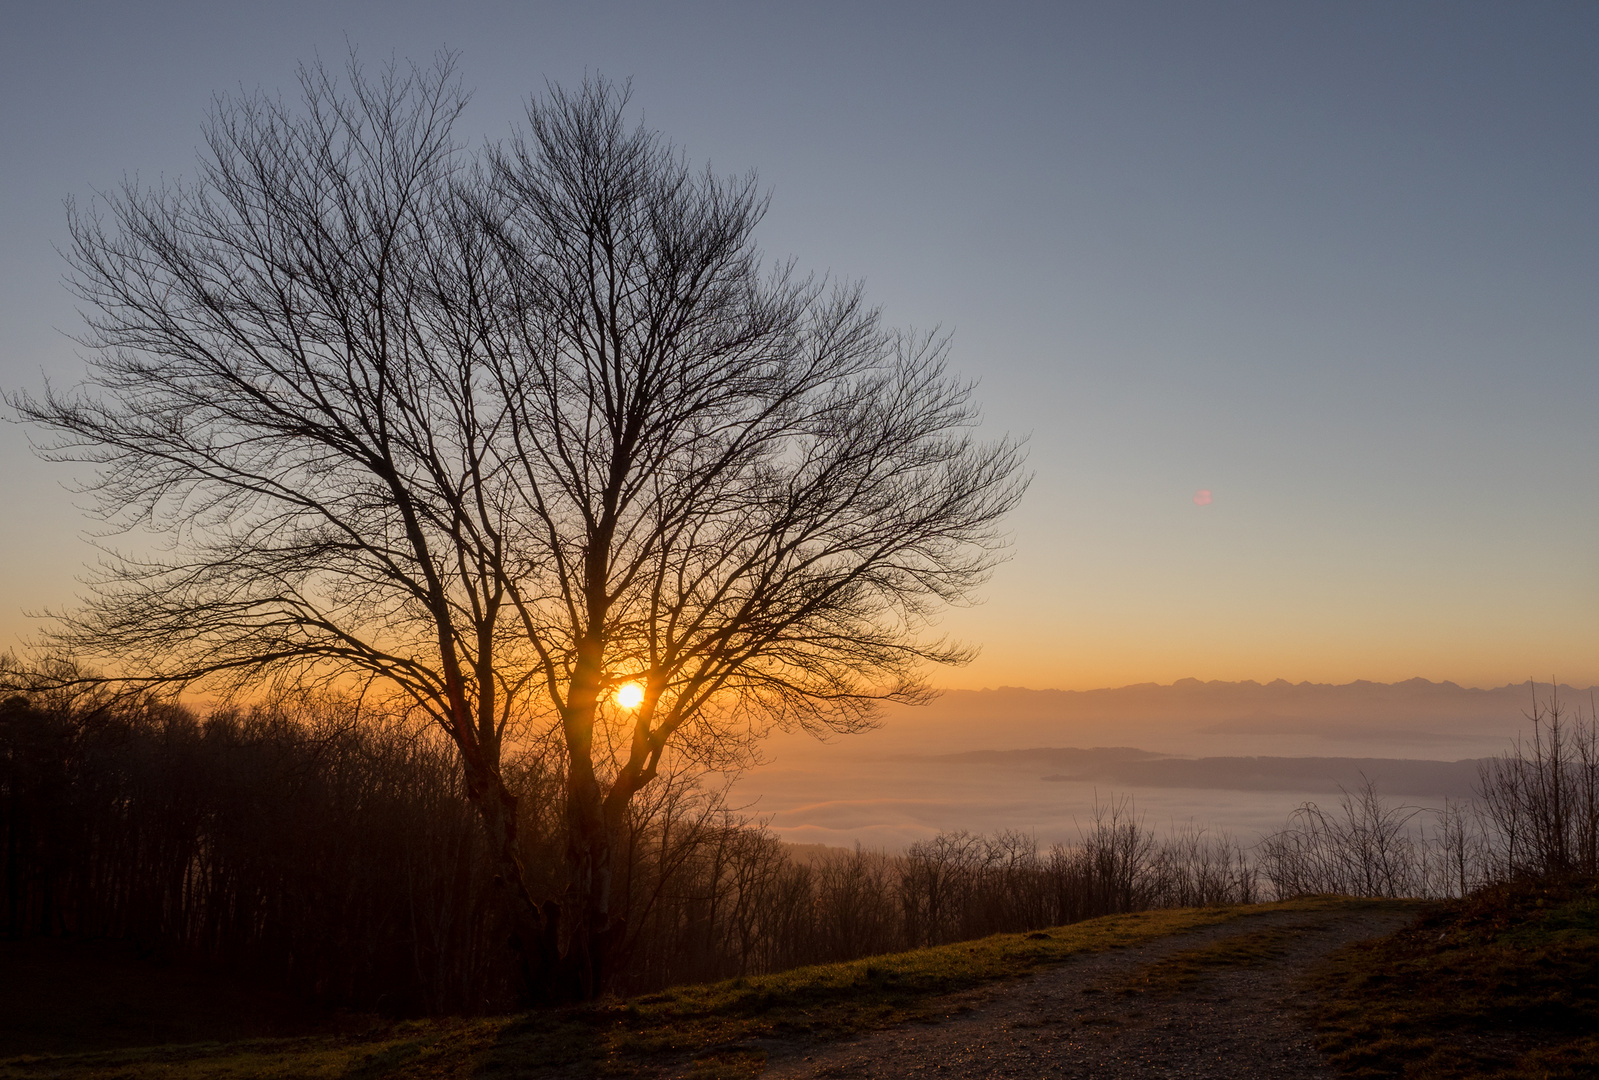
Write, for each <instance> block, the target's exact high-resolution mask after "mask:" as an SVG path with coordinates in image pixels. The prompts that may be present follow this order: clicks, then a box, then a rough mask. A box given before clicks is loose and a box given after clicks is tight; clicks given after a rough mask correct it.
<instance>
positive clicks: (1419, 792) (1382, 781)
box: [907, 747, 1479, 799]
mask: <svg viewBox="0 0 1599 1080" xmlns="http://www.w3.org/2000/svg"><path fill="white" fill-rule="evenodd" d="M907 760H908V761H916V760H920V761H927V762H939V763H950V764H959V765H971V766H985V765H986V766H993V767H997V768H1004V769H1010V770H1016V771H1019V772H1023V773H1026V774H1029V775H1036V774H1037V773H1038V772H1039V771H1040V770H1048V772H1047V774H1046V775H1044V776H1043V777H1042V779H1044V780H1056V781H1089V782H1093V783H1102V784H1107V785H1115V786H1118V787H1129V788H1193V789H1200V790H1212V791H1224V790H1225V791H1295V792H1304V793H1311V794H1335V793H1337V792H1339V791H1353V790H1354V789H1356V788H1358V787H1359V786H1360V785H1361V784H1362V783H1363V782H1364V781H1366V780H1370V781H1371V782H1372V783H1374V784H1376V785H1377V787H1378V789H1379V790H1380V791H1382V792H1383V793H1384V794H1387V795H1412V796H1435V797H1443V798H1455V799H1464V798H1469V797H1470V796H1471V794H1472V791H1473V789H1474V786H1475V784H1476V782H1477V769H1478V763H1479V759H1476V758H1468V759H1466V760H1464V761H1416V760H1410V759H1402V758H1332V757H1203V758H1185V757H1170V756H1167V755H1162V754H1154V753H1150V752H1148V751H1144V750H1132V749H1127V748H1103V747H1101V748H1097V749H1093V750H1077V749H1056V748H1038V749H1028V750H973V751H968V752H967V753H963V754H939V755H930V756H927V757H922V758H914V757H909V756H908V757H907Z"/></svg>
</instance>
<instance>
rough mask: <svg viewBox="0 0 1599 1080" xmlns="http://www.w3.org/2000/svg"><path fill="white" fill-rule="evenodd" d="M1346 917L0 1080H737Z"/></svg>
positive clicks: (1203, 914)
mask: <svg viewBox="0 0 1599 1080" xmlns="http://www.w3.org/2000/svg"><path fill="white" fill-rule="evenodd" d="M1350 903H1352V902H1351V901H1342V900H1314V899H1313V900H1297V901H1290V902H1287V903H1282V904H1261V905H1252V906H1232V907H1212V908H1185V909H1180V910H1174V911H1152V912H1143V913H1139V914H1134V915H1115V916H1110V917H1107V918H1102V919H1093V920H1089V921H1087V922H1081V923H1074V924H1072V925H1070V926H1063V927H1057V928H1055V929H1053V930H1049V931H1041V932H1034V933H1030V934H999V935H996V936H994V937H990V938H984V939H982V940H980V941H970V942H963V943H960V944H955V945H945V946H941V947H938V948H931V949H918V950H916V951H914V952H907V953H897V954H894V955H891V956H878V957H872V958H869V959H865V960H856V961H852V962H850V963H844V964H828V965H821V966H817V967H807V968H798V969H795V970H793V971H787V972H783V973H781V974H777V975H763V976H754V977H750V978H746V979H733V980H730V981H727V982H721V983H713V984H707V985H701V986H684V987H678V988H674V989H672V990H668V991H665V992H663V993H659V994H650V995H646V996H643V997H638V998H632V999H628V1000H608V1001H601V1002H596V1003H593V1004H589V1005H583V1006H577V1007H573V1008H567V1009H549V1010H539V1011H536V1012H530V1013H524V1014H519V1015H515V1016H506V1017H487V1018H481V1019H471V1020H453V1021H449V1020H446V1021H417V1022H413V1023H406V1024H393V1025H385V1026H380V1027H375V1028H373V1029H372V1030H369V1031H367V1032H365V1033H363V1034H359V1035H327V1036H312V1037H306V1038H298V1039H258V1040H251V1041H245V1042H237V1043H224V1044H218V1043H209V1044H198V1045H189V1046H167V1047H155V1048H150V1049H142V1050H121V1051H106V1052H100V1053H86V1054H71V1055H50V1056H33V1057H13V1058H10V1059H8V1060H4V1061H0V1078H4V1080H41V1078H44V1077H60V1078H64V1080H113V1078H115V1080H235V1078H238V1080H243V1078H246V1077H250V1078H254V1077H317V1078H321V1077H326V1078H338V1080H423V1078H427V1080H434V1078H468V1077H498V1076H504V1077H512V1076H524V1075H528V1074H535V1073H538V1072H540V1071H555V1070H573V1071H577V1072H581V1073H587V1074H591V1075H597V1076H609V1077H628V1076H635V1075H642V1074H646V1073H652V1072H655V1071H657V1070H658V1069H660V1068H662V1067H666V1066H671V1067H673V1068H682V1067H685V1066H686V1067H687V1069H688V1070H689V1073H690V1075H692V1076H694V1077H696V1078H700V1080H742V1078H746V1077H753V1076H758V1075H759V1074H760V1073H761V1071H762V1070H764V1068H765V1063H766V1052H765V1049H764V1048H763V1046H762V1043H763V1042H764V1041H767V1040H775V1039H784V1038H791V1037H802V1036H803V1037H808V1038H814V1039H834V1038H841V1037H845V1036H848V1035H851V1034H854V1033H857V1032H860V1031H865V1030H869V1029H872V1028H878V1027H884V1026H888V1025H892V1024H898V1023H904V1022H907V1021H917V1020H924V1021H936V1020H938V1019H941V1018H943V1017H946V1016H949V1015H952V1014H953V1013H955V1012H958V1011H961V1010H962V1009H963V1007H964V1006H963V1003H962V1002H961V1000H960V995H961V994H962V993H964V992H968V991H972V990H976V989H978V988H980V987H983V986H985V985H989V984H992V983H995V982H998V981H1001V980H1005V979H1012V978H1016V977H1019V976H1022V975H1026V974H1028V973H1029V972H1031V971H1034V970H1036V969H1037V968H1039V967H1041V966H1044V965H1048V964H1054V963H1059V962H1060V961H1063V960H1065V959H1067V958H1069V957H1071V956H1074V955H1077V954H1080V953H1092V952H1100V951H1103V950H1107V949H1117V948H1128V947H1131V946H1135V945H1139V944H1142V943H1144V942H1146V941H1151V940H1153V939H1156V938H1160V937H1164V936H1166V935H1168V934H1174V933H1180V932H1183V931H1186V930H1191V929H1196V928H1198V927H1202V926H1209V925H1212V924H1215V923H1220V922H1226V921H1228V920H1232V919H1237V918H1241V917H1247V916H1250V915H1256V914H1264V913H1266V912H1271V911H1283V910H1323V909H1327V908H1331V907H1340V906H1345V905H1347V904H1350ZM1249 936H1251V937H1253V936H1255V935H1249ZM1203 951H1204V950H1195V952H1203ZM1217 955H1218V956H1219V955H1220V954H1217ZM1196 962H1197V961H1196Z"/></svg>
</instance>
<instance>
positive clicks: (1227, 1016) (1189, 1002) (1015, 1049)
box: [764, 908, 1412, 1080]
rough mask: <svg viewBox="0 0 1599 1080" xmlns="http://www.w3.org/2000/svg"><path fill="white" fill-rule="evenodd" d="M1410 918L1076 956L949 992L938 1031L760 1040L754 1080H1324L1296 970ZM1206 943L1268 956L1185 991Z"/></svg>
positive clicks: (1204, 937)
mask: <svg viewBox="0 0 1599 1080" xmlns="http://www.w3.org/2000/svg"><path fill="white" fill-rule="evenodd" d="M1411 917H1412V916H1411V915H1408V914H1406V913H1405V912H1400V911H1393V910H1384V909H1381V908H1376V909H1363V910H1353V911H1351V910H1333V911H1325V912H1272V913H1269V914H1263V915H1254V916H1247V917H1245V918H1241V919H1237V920H1234V921H1231V922H1227V923H1222V924H1219V925H1216V926H1210V927H1205V928H1202V929H1199V930H1195V931H1192V932H1189V933H1186V934H1178V935H1173V936H1171V937H1168V938H1162V939H1160V940H1158V941H1154V942H1150V943H1149V944H1147V945H1143V946H1139V947H1135V948H1129V949H1125V950H1114V951H1111V952H1106V953H1097V954H1092V955H1086V956H1082V957H1078V958H1074V959H1072V960H1068V961H1067V962H1065V963H1063V964H1060V965H1059V966H1056V967H1051V968H1048V969H1045V970H1044V971H1042V972H1041V973H1039V974H1037V975H1034V976H1032V977H1030V978H1027V979H1022V980H1018V981H1016V982H1013V983H1008V984H1003V985H1001V986H999V987H997V988H990V989H988V990H986V991H983V992H980V993H975V994H970V995H965V996H963V997H960V998H952V999H950V1011H949V1012H948V1014H947V1015H946V1016H945V1018H944V1019H943V1020H942V1021H941V1022H939V1023H934V1024H922V1023H918V1024H906V1025H902V1026H900V1027H897V1028H891V1029H888V1030H884V1031H879V1032H874V1033H872V1034H870V1035H866V1036H863V1037H861V1038H858V1039H854V1040H851V1041H848V1042H841V1043H828V1044H811V1045H805V1044H801V1043H781V1044H768V1046H767V1051H768V1055H769V1057H768V1063H769V1064H768V1068H767V1071H766V1073H765V1074H764V1078H766V1080H800V1078H805V1080H809V1078H813V1077H822V1078H828V1080H845V1078H855V1077H863V1078H864V1077H870V1078H874V1080H877V1078H891V1077H917V1078H928V1077H950V1078H954V1077H959V1078H962V1080H964V1078H968V1077H970V1078H988V1077H995V1078H998V1077H1007V1078H1008V1077H1018V1078H1020V1077H1027V1078H1034V1077H1093V1078H1095V1080H1133V1078H1139V1080H1142V1078H1145V1077H1184V1078H1198V1080H1208V1078H1212V1077H1215V1078H1226V1080H1238V1078H1243V1077H1250V1078H1254V1077H1262V1078H1287V1077H1292V1078H1299V1077H1331V1076H1332V1075H1333V1073H1332V1071H1331V1070H1330V1069H1329V1068H1328V1067H1327V1066H1326V1065H1325V1064H1323V1063H1322V1061H1321V1058H1320V1056H1319V1055H1318V1054H1317V1052H1316V1047H1315V1041H1314V1038H1313V1036H1312V1033H1311V1028H1310V1019H1309V1016H1308V1006H1309V1004H1310V1001H1309V998H1308V991H1307V990H1305V989H1304V988H1303V987H1302V986H1301V985H1300V984H1301V982H1302V980H1301V978H1300V976H1301V975H1302V974H1303V973H1304V972H1305V971H1306V969H1307V968H1308V967H1309V966H1310V965H1312V964H1313V963H1315V962H1316V961H1317V960H1319V959H1321V958H1322V957H1324V956H1326V955H1327V954H1328V953H1330V952H1332V951H1333V950H1334V949H1337V948H1338V947H1340V946H1342V945H1345V944H1348V943H1349V942H1352V941H1359V940H1362V939H1364V938H1369V937H1375V936H1378V935H1380V934H1386V933H1389V932H1391V931H1393V930H1395V929H1397V928H1398V927H1400V926H1401V925H1404V924H1405V923H1406V922H1407V921H1409V919H1410V918H1411ZM1207 946H1208V947H1211V948H1212V950H1213V952H1214V950H1216V949H1224V950H1225V949H1233V950H1234V952H1235V953H1237V952H1243V953H1247V952H1248V951H1249V950H1250V947H1251V946H1257V948H1256V949H1255V950H1254V951H1255V952H1257V953H1259V952H1262V951H1264V952H1266V953H1267V954H1268V955H1266V956H1264V957H1261V956H1256V957H1255V958H1254V959H1253V960H1245V961H1243V962H1239V961H1240V960H1241V957H1240V956H1239V955H1234V956H1233V958H1232V960H1233V962H1228V963H1224V964H1222V965H1219V966H1209V967H1205V968H1203V969H1202V970H1200V971H1199V972H1198V973H1197V978H1194V977H1193V973H1194V972H1193V969H1192V967H1189V969H1188V970H1189V971H1190V978H1189V980H1188V981H1187V982H1186V983H1182V982H1177V981H1174V980H1173V978H1172V975H1173V973H1174V971H1176V970H1177V965H1180V964H1181V963H1182V961H1183V960H1185V959H1186V957H1185V956H1184V954H1188V953H1191V952H1193V951H1194V950H1201V949H1205V948H1206V947H1207ZM1260 946H1264V947H1265V948H1264V949H1263V950H1262V949H1261V948H1258V947H1260ZM1152 980H1153V981H1152Z"/></svg>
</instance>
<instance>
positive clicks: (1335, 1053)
mask: <svg viewBox="0 0 1599 1080" xmlns="http://www.w3.org/2000/svg"><path fill="white" fill-rule="evenodd" d="M1323 989H1324V990H1325V992H1326V998H1325V1002H1326V1005H1325V1011H1324V1015H1323V1021H1322V1048H1323V1049H1324V1050H1325V1051H1327V1052H1328V1053H1329V1054H1330V1055H1331V1057H1332V1059H1333V1062H1334V1064H1335V1065H1337V1066H1338V1067H1339V1069H1340V1071H1342V1072H1344V1073H1345V1074H1346V1075H1350V1076H1358V1077H1403V1078H1406V1080H1454V1078H1457V1077H1460V1078H1463V1077H1503V1078H1506V1080H1509V1078H1518V1080H1519V1078H1527V1080H1531V1078H1534V1077H1536V1078H1539V1080H1544V1078H1555V1077H1591V1076H1599V881H1592V880H1590V881H1579V882H1571V883H1566V884H1560V885H1550V884H1538V885H1533V884H1527V885H1519V886H1510V887H1502V888H1497V889H1492V890H1488V891H1485V892H1483V893H1480V894H1478V895H1476V896H1474V897H1471V898H1470V899H1468V900H1465V901H1457V902H1453V903H1449V904H1440V905H1437V906H1436V907H1434V908H1432V909H1431V910H1430V911H1429V912H1428V913H1427V914H1426V915H1425V916H1424V917H1423V918H1422V919H1421V920H1420V921H1419V922H1418V923H1417V924H1416V925H1415V926H1413V927H1411V928H1409V929H1406V930H1403V931H1401V932H1400V933H1397V934H1394V935H1392V936H1391V937H1388V938H1385V939H1383V940H1382V941H1381V942H1378V943H1376V944H1374V945H1365V946H1362V947H1360V948H1358V949H1351V950H1347V951H1345V952H1344V953H1343V954H1342V955H1341V956H1339V957H1337V958H1336V960H1335V964H1334V966H1333V967H1332V969H1331V970H1330V972H1329V973H1328V974H1327V976H1326V977H1325V982H1324V985H1323Z"/></svg>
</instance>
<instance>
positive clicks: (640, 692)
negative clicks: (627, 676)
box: [611, 682, 644, 709]
mask: <svg viewBox="0 0 1599 1080" xmlns="http://www.w3.org/2000/svg"><path fill="white" fill-rule="evenodd" d="M611 696H612V697H614V698H615V699H616V703H617V704H618V705H620V706H622V708H624V709H636V708H638V707H639V706H640V705H642V704H644V684H643V683H636V682H630V683H623V684H622V685H621V686H618V687H617V688H616V693H614V694H613V695H611Z"/></svg>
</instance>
